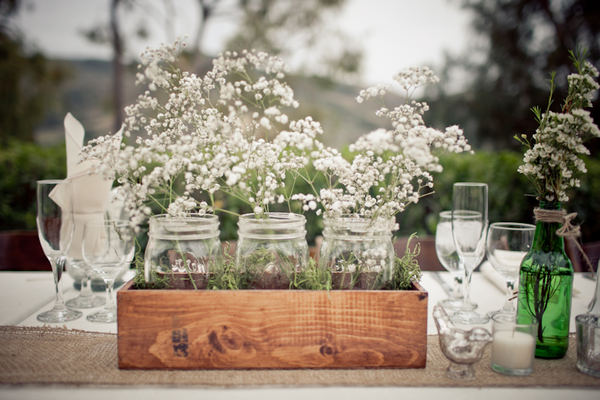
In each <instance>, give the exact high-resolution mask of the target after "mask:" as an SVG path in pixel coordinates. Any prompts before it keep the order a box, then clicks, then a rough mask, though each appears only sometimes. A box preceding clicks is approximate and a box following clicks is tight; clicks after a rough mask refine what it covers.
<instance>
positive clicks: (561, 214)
mask: <svg viewBox="0 0 600 400" xmlns="http://www.w3.org/2000/svg"><path fill="white" fill-rule="evenodd" d="M533 214H534V215H535V221H536V222H538V221H540V222H548V223H559V224H561V227H560V228H558V229H557V230H556V234H557V235H558V236H560V237H563V238H565V239H570V240H571V241H572V242H573V243H574V244H575V246H576V247H577V249H578V250H579V252H580V253H581V255H582V256H583V259H584V261H585V263H586V265H587V268H588V269H589V270H590V271H591V272H594V267H593V266H592V262H591V261H590V259H589V257H588V256H587V254H586V253H585V251H583V247H582V246H581V244H580V243H579V240H578V238H579V237H580V236H581V228H580V227H579V225H573V224H572V221H573V220H574V219H575V218H576V217H577V213H569V214H567V212H566V211H565V210H547V209H542V208H539V207H536V208H535V209H534V210H533Z"/></svg>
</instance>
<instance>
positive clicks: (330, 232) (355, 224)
mask: <svg viewBox="0 0 600 400" xmlns="http://www.w3.org/2000/svg"><path fill="white" fill-rule="evenodd" d="M323 223H324V227H323V244H322V245H321V251H320V253H319V254H320V255H319V263H320V265H321V266H324V267H325V268H329V269H330V270H331V271H332V272H333V273H334V276H333V285H334V287H339V288H340V289H354V288H357V289H381V288H382V287H384V286H385V285H386V283H388V282H389V281H390V280H391V279H392V272H393V267H394V261H395V257H396V253H395V252H394V246H393V244H392V232H393V230H394V228H395V226H396V221H395V219H394V217H389V218H367V217H363V216H361V215H356V214H352V215H342V216H340V217H325V218H324V220H323Z"/></svg>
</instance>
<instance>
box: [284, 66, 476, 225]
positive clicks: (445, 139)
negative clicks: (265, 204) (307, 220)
mask: <svg viewBox="0 0 600 400" xmlns="http://www.w3.org/2000/svg"><path fill="white" fill-rule="evenodd" d="M394 80H395V81H396V83H397V84H398V85H399V86H400V87H401V89H402V90H403V91H404V92H405V94H406V97H407V102H406V103H404V104H400V105H398V106H397V107H395V108H393V109H389V108H387V107H381V108H380V109H379V110H377V112H376V115H377V116H379V117H381V118H384V119H387V120H388V121H389V125H390V126H391V127H390V128H379V129H376V130H374V131H372V132H370V133H367V134H365V135H363V136H361V137H360V138H358V140H357V141H356V142H355V143H353V144H351V145H350V148H349V149H350V151H351V153H352V157H351V160H346V159H344V158H343V157H342V155H341V154H340V153H339V152H338V151H337V150H335V149H331V148H326V147H324V146H322V147H320V148H318V149H315V151H313V152H312V154H311V158H312V164H313V167H314V169H315V170H316V171H317V173H320V174H322V175H323V176H324V177H325V181H326V182H327V183H328V184H329V185H328V187H326V188H324V189H321V190H320V191H319V192H318V193H314V194H308V195H307V194H298V195H296V196H295V197H294V198H295V199H298V200H301V201H303V202H304V204H305V205H304V207H305V209H307V208H308V209H310V208H312V207H311V205H313V204H314V202H315V201H318V202H320V204H321V205H322V206H323V209H324V212H325V214H326V215H329V216H338V215H341V214H361V215H363V216H366V217H380V216H381V217H391V216H394V215H396V214H397V213H400V212H402V211H403V210H404V209H405V208H406V207H407V206H408V205H409V204H411V203H417V202H418V201H419V199H420V197H421V196H423V195H424V194H425V193H426V192H429V191H431V188H432V187H433V177H432V175H431V173H432V172H440V171H441V170H442V166H441V165H440V163H439V160H438V157H437V156H436V155H435V154H434V150H436V149H440V150H446V151H450V152H456V153H459V152H463V151H470V150H471V147H470V146H469V144H468V143H467V140H466V139H465V137H464V135H463V132H462V130H461V129H460V128H458V127H457V126H451V127H448V128H446V129H445V130H444V131H440V130H437V129H434V128H430V127H427V126H426V125H425V123H424V121H423V114H424V113H425V112H426V111H427V110H428V108H429V106H428V105H427V104H426V103H424V102H416V101H414V100H411V96H412V95H413V94H414V92H415V90H416V89H417V88H418V87H421V86H423V85H425V84H428V83H437V82H438V81H439V79H438V78H437V77H436V76H435V75H434V73H433V72H432V71H431V70H430V69H429V68H427V67H415V68H409V69H407V70H405V71H402V72H400V73H399V74H397V75H396V76H394ZM387 91H388V89H387V88H386V87H385V86H382V85H378V86H374V87H370V88H367V89H364V90H361V91H360V93H359V95H358V96H357V98H356V101H357V102H358V103H362V102H363V101H366V100H368V99H371V98H374V97H383V96H385V95H386V93H387ZM302 177H303V178H304V179H305V180H306V181H309V182H312V181H314V178H311V179H309V178H308V177H307V176H302ZM311 202H312V203H311Z"/></svg>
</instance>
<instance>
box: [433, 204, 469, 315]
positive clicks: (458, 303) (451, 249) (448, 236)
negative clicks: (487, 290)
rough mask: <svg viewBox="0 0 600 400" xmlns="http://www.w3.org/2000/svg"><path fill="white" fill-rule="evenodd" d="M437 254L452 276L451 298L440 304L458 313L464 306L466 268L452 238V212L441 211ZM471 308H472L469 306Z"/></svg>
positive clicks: (436, 243) (436, 230)
mask: <svg viewBox="0 0 600 400" xmlns="http://www.w3.org/2000/svg"><path fill="white" fill-rule="evenodd" d="M435 253H436V254H437V257H438V259H439V260H440V263H441V264H442V266H443V267H444V268H445V269H446V270H447V271H448V272H450V273H451V274H452V286H450V289H451V290H450V293H449V295H450V297H449V298H447V299H445V300H442V301H441V302H440V304H441V305H442V306H443V307H444V308H445V309H446V310H448V311H456V310H459V309H461V308H462V306H463V305H464V303H463V301H462V297H463V295H462V280H463V277H464V274H465V272H464V267H463V266H462V265H461V264H460V262H459V259H458V254H457V253H456V246H455V245H454V239H453V238H452V211H441V212H440V214H439V221H438V224H437V227H436V229H435ZM469 306H472V304H471V305H469Z"/></svg>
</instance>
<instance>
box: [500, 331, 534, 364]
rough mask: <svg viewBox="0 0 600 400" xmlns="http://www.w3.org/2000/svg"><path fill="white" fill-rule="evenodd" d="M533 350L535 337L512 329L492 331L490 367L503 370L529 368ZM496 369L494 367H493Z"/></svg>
mask: <svg viewBox="0 0 600 400" xmlns="http://www.w3.org/2000/svg"><path fill="white" fill-rule="evenodd" d="M534 352H535V337H533V336H532V335H530V334H528V333H524V332H519V331H514V330H499V331H496V332H494V341H493V343H492V367H493V366H498V367H501V368H502V369H505V370H508V371H510V370H531V368H532V366H533V357H534ZM494 369H496V368H494Z"/></svg>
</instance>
